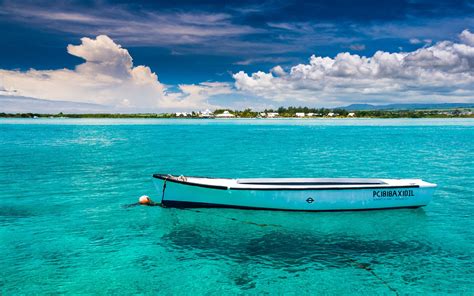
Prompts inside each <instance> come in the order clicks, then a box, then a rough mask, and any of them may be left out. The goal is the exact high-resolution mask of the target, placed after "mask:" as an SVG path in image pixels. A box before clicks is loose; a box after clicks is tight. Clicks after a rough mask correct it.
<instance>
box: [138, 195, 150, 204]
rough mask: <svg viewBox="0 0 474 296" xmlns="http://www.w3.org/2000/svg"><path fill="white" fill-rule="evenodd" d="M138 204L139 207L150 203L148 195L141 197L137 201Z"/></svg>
mask: <svg viewBox="0 0 474 296" xmlns="http://www.w3.org/2000/svg"><path fill="white" fill-rule="evenodd" d="M138 203H139V204H141V205H148V204H150V203H151V199H150V197H149V196H148V195H142V196H140V198H139V199H138Z"/></svg>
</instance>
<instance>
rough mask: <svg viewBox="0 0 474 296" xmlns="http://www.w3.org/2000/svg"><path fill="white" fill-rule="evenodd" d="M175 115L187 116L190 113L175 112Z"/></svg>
mask: <svg viewBox="0 0 474 296" xmlns="http://www.w3.org/2000/svg"><path fill="white" fill-rule="evenodd" d="M175 115H176V117H187V116H190V115H191V113H187V112H176V113H175Z"/></svg>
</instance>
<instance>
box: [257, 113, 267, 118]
mask: <svg viewBox="0 0 474 296" xmlns="http://www.w3.org/2000/svg"><path fill="white" fill-rule="evenodd" d="M258 115H259V116H260V117H267V113H265V112H262V113H259V114H258Z"/></svg>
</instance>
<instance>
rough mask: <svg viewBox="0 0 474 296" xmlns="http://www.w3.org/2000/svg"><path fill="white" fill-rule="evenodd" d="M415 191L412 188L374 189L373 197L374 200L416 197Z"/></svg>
mask: <svg viewBox="0 0 474 296" xmlns="http://www.w3.org/2000/svg"><path fill="white" fill-rule="evenodd" d="M414 196H415V193H414V192H413V190H411V189H405V190H374V191H373V193H372V198H373V199H374V200H380V199H384V200H386V199H406V198H408V197H414Z"/></svg>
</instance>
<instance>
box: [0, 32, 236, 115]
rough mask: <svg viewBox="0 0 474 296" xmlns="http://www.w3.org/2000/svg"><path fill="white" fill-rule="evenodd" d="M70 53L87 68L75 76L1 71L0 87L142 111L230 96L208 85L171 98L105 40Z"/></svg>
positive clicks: (221, 86)
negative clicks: (225, 95) (213, 97)
mask: <svg viewBox="0 0 474 296" xmlns="http://www.w3.org/2000/svg"><path fill="white" fill-rule="evenodd" d="M67 51H68V53H69V54H71V55H74V56H77V57H80V58H82V59H84V60H85V62H84V63H82V64H80V65H78V66H76V67H75V69H73V70H71V69H56V70H35V69H30V70H28V71H17V70H0V82H1V84H2V85H0V86H1V87H2V89H6V90H11V91H13V90H14V91H15V94H16V95H18V96H24V97H32V98H40V99H49V100H61V101H64V100H66V101H71V102H81V103H94V104H101V105H106V106H110V107H112V108H116V109H124V110H127V109H129V110H141V111H146V110H149V111H157V110H160V109H163V108H170V109H173V108H174V109H176V108H183V109H189V108H199V107H201V106H208V105H209V104H208V103H206V99H207V98H208V97H210V96H213V95H217V94H223V93H226V92H229V91H230V86H229V85H228V84H225V83H209V82H206V83H202V84H198V85H180V86H179V89H180V91H179V92H169V91H167V88H166V86H165V85H163V84H162V83H160V81H159V80H158V76H157V75H156V74H155V73H154V72H152V70H151V69H150V68H149V67H147V66H134V65H133V60H132V57H131V56H130V54H129V52H128V51H127V50H126V49H124V48H122V47H121V46H120V45H118V44H116V43H115V42H114V41H113V40H112V39H110V38H109V37H108V36H105V35H100V36H97V37H96V38H95V39H91V38H86V37H85V38H82V39H81V44H80V45H68V47H67Z"/></svg>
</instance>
